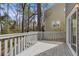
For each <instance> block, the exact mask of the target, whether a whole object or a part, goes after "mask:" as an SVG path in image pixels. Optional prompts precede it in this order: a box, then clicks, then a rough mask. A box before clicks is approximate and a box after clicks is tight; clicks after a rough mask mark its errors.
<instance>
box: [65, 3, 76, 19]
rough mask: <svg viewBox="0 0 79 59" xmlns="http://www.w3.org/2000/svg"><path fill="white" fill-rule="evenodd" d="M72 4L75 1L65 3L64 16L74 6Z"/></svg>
mask: <svg viewBox="0 0 79 59" xmlns="http://www.w3.org/2000/svg"><path fill="white" fill-rule="evenodd" d="M74 6H75V3H66V5H65V13H66V17H67V16H68V14H69V13H70V12H71V11H72V9H73V8H74Z"/></svg>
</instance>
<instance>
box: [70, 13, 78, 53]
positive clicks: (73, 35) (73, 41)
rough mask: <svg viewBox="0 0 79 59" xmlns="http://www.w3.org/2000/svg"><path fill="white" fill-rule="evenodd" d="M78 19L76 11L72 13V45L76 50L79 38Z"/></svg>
mask: <svg viewBox="0 0 79 59" xmlns="http://www.w3.org/2000/svg"><path fill="white" fill-rule="evenodd" d="M76 24H77V19H76V12H74V13H73V14H72V15H71V47H72V48H73V50H74V51H75V52H76V43H77V42H76V39H77V25H76Z"/></svg>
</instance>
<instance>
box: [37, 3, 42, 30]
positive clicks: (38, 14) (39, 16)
mask: <svg viewBox="0 0 79 59" xmlns="http://www.w3.org/2000/svg"><path fill="white" fill-rule="evenodd" d="M37 19H38V25H37V30H38V31H41V4H40V3H38V4H37Z"/></svg>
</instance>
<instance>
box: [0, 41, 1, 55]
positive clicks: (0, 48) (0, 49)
mask: <svg viewBox="0 0 79 59" xmlns="http://www.w3.org/2000/svg"><path fill="white" fill-rule="evenodd" d="M0 56H1V41H0Z"/></svg>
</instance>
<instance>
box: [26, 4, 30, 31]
mask: <svg viewBox="0 0 79 59" xmlns="http://www.w3.org/2000/svg"><path fill="white" fill-rule="evenodd" d="M29 10H30V4H28V26H27V32H29Z"/></svg>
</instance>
